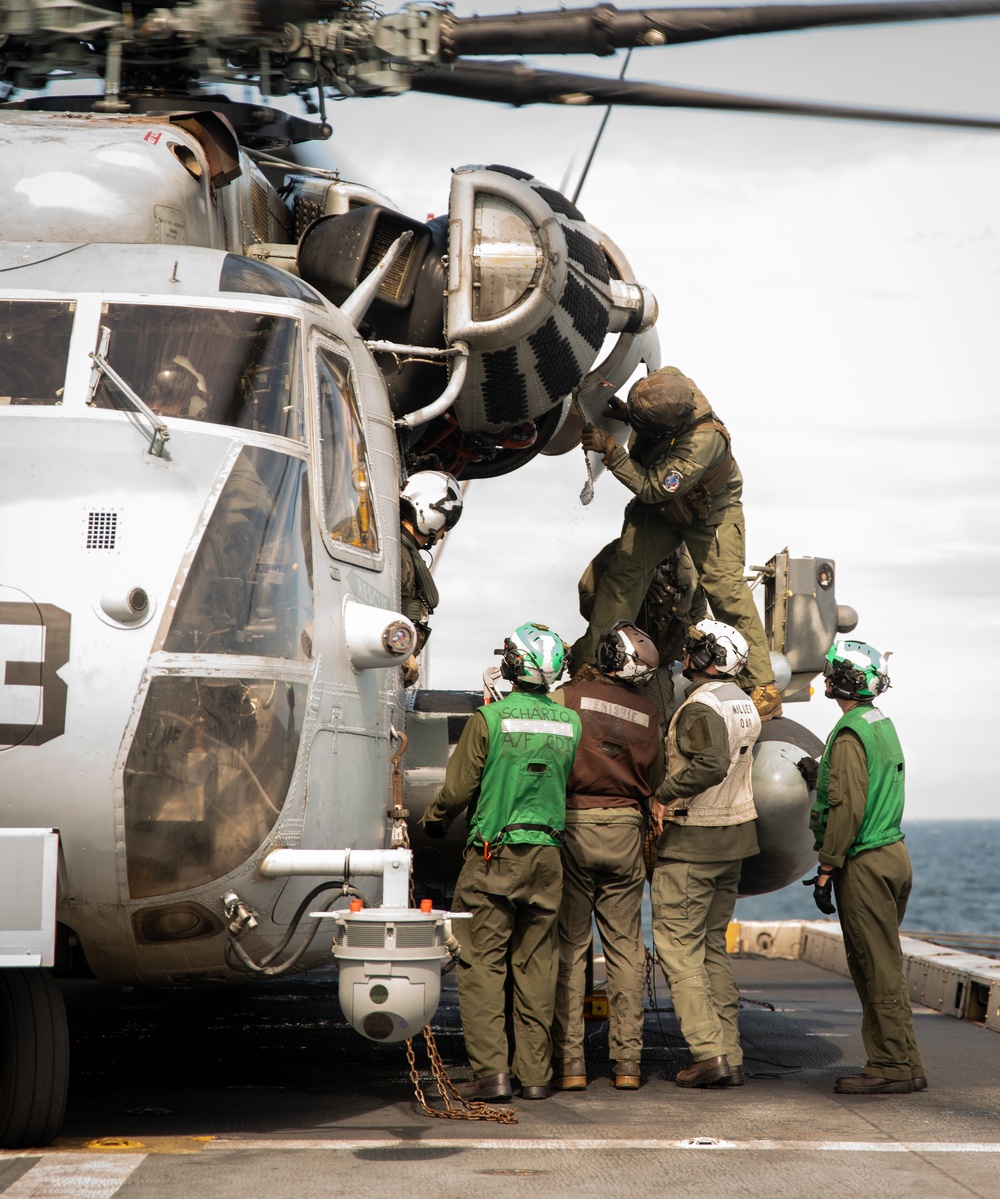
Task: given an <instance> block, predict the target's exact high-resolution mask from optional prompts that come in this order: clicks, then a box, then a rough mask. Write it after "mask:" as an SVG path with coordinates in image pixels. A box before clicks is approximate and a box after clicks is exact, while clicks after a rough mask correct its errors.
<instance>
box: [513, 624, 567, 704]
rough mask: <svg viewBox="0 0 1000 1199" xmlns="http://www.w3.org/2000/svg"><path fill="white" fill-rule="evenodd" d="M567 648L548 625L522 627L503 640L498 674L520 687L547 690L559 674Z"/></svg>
mask: <svg viewBox="0 0 1000 1199" xmlns="http://www.w3.org/2000/svg"><path fill="white" fill-rule="evenodd" d="M565 661H566V647H565V646H564V645H563V641H562V638H561V637H558V636H557V635H556V634H555V633H553V632H552V630H551V629H550V628H549V627H548V625H544V624H532V623H529V624H523V625H521V626H520V627H519V628H517V629H515V630H514V632H513V633H512V634H511V635H510V636H509V637H508V638H507V639H506V641H505V642H504V645H503V659H502V661H501V665H500V672H501V674H502V675H503V677H504V678H505V679H509V680H510V681H511V682H512V683H520V684H521V686H522V687H531V688H535V689H538V690H548V688H549V687H551V685H552V684H553V683H554V682H555V681H556V679H557V678H558V677H559V676H560V675H561V674H562V671H563V665H564V664H565Z"/></svg>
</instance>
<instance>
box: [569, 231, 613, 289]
mask: <svg viewBox="0 0 1000 1199" xmlns="http://www.w3.org/2000/svg"><path fill="white" fill-rule="evenodd" d="M563 233H565V235H566V248H567V249H568V250H569V256H570V258H572V259H573V261H574V262H578V263H579V264H580V265H581V266H582V267H583V269H584V270H585V271H586V272H587V274H588V275H589V276H590V277H591V279H599V280H600V281H601V282H602V283H610V282H611V272H610V271H609V270H608V260H607V258H606V257H605V256H604V251H603V250H602V249H601V247H600V246H599V245H598V244H597V243H596V242H594V241H591V240H590V238H589V237H587V235H586V234H584V233H581V232H580V230H579V229H571V228H570V227H569V226H568V225H563Z"/></svg>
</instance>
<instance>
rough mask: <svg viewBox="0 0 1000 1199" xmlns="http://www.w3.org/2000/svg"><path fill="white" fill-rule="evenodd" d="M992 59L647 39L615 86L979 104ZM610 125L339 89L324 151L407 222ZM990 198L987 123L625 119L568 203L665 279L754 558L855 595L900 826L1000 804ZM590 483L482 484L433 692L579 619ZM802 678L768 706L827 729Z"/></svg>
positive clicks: (998, 441)
mask: <svg viewBox="0 0 1000 1199" xmlns="http://www.w3.org/2000/svg"><path fill="white" fill-rule="evenodd" d="M520 7H521V8H522V9H524V10H532V9H536V8H546V7H551V5H547V4H541V3H534V2H529V3H523V4H521V5H520ZM622 7H625V5H622ZM504 10H506V6H502V5H495V6H493V5H480V6H479V7H478V9H475V10H474V9H472V8H471V7H469V6H467V5H465V4H463V3H459V4H458V5H457V6H456V11H457V12H458V14H459V15H463V16H464V15H470V14H471V13H472V12H473V11H479V12H490V11H504ZM535 61H536V63H537V65H543V66H550V67H552V68H554V69H560V70H563V69H564V70H569V71H583V72H590V73H598V72H600V73H604V74H610V75H617V73H618V70H619V69H620V59H619V58H611V59H604V60H599V59H583V58H573V57H569V58H558V59H551V58H550V59H548V60H547V61H545V60H535ZM997 61H1000V17H995V18H985V19H975V20H970V21H951V22H928V23H920V24H915V25H909V26H905V25H900V26H894V27H892V26H890V27H881V28H879V27H871V28H867V29H859V30H843V29H838V30H821V31H814V32H810V33H801V34H779V35H771V36H767V37H758V38H734V39H729V40H726V41H719V42H716V43H704V44H701V45H697V46H677V47H668V48H664V49H656V50H654V49H646V50H642V51H638V52H636V53H635V54H634V55H633V58H632V63H631V65H630V68H629V78H633V79H646V80H652V81H659V82H674V83H679V84H690V85H692V86H701V87H705V88H715V89H725V90H731V91H746V92H755V93H757V94H761V95H772V96H785V97H793V98H806V99H815V100H829V101H835V102H836V101H839V102H842V103H865V104H872V105H881V106H886V107H899V108H912V109H920V110H924V111H934V110H936V111H942V112H960V113H966V114H972V115H990V116H994V117H995V116H1000V75H998V73H997V71H996V65H995V64H996V63H997ZM602 114H603V109H593V110H586V109H579V108H572V109H563V108H549V107H542V106H535V107H531V108H524V109H513V108H510V107H507V106H493V105H486V104H482V103H476V102H473V101H460V100H446V99H443V98H439V97H432V96H419V95H412V96H405V97H400V98H387V99H380V100H373V101H367V102H366V103H365V104H363V105H362V104H361V103H360V102H358V101H355V102H348V103H343V104H338V105H335V106H334V107H333V108H332V111H331V113H330V119H331V121H332V123H333V126H334V138H333V141H332V143H331V152H332V154H333V156H334V158H335V160H336V161H337V162H338V164H340V166H341V167H342V169H343V173H344V175H345V176H348V177H353V178H357V179H360V180H363V181H364V182H367V183H369V184H371V185H372V186H375V187H377V188H378V189H379V190H381V191H383V192H384V193H386V194H387V195H388V196H390V197H391V198H392V199H393V200H394V201H395V202H396V203H397V204H398V205H399V206H400V207H401V208H402V209H403V210H404V211H406V212H408V213H409V214H411V215H413V216H416V217H420V218H423V217H425V216H427V215H428V214H431V213H442V212H444V211H445V210H446V208H447V194H448V185H449V172H450V169H451V168H452V167H455V166H459V165H462V164H466V163H476V162H482V163H490V162H500V163H505V164H508V165H515V166H519V167H522V168H524V169H527V170H530V171H532V172H534V173H535V174H536V175H538V176H539V177H540V178H542V179H543V180H545V181H546V182H547V183H549V184H551V185H552V186H555V187H560V186H562V185H564V184H565V186H566V188H567V190H569V191H571V190H572V187H573V186H574V184H575V180H576V172H578V171H579V169H580V167H581V165H582V163H583V161H584V159H585V157H586V154H587V151H588V149H589V146H590V142H591V140H592V138H593V136H594V133H595V131H596V128H597V125H598V123H599V121H600V117H601V115H602ZM998 200H1000V134H996V133H979V132H962V131H952V130H946V131H936V130H924V129H916V128H911V127H904V126H890V125H885V124H858V123H847V122H840V121H833V122H824V121H818V120H808V119H804V118H795V117H771V116H754V115H749V114H716V113H694V112H683V111H680V110H660V111H652V110H650V111H641V110H626V109H618V110H616V111H615V112H613V113H612V115H611V118H610V121H609V123H608V128H607V132H606V134H605V138H604V140H603V142H602V145H601V148H600V150H599V152H598V155H597V158H596V160H595V164H594V167H593V168H592V170H591V174H590V176H589V178H588V180H587V182H586V184H585V186H584V189H583V191H582V193H581V195H580V199H579V206H580V208H581V209H582V210H583V212H584V214H585V215H586V217H587V219H588V220H589V221H591V222H592V223H593V224H594V225H596V226H597V227H598V228H600V229H602V230H604V231H605V232H607V233H608V234H609V235H610V236H611V238H612V239H613V240H614V241H616V242H617V243H618V245H619V246H620V247H621V248H622V249H623V251H624V252H625V254H626V256H627V257H628V259H629V261H630V262H631V265H632V267H633V269H634V270H635V272H636V274H637V276H638V277H639V278H640V279H641V280H642V282H643V283H645V284H646V285H647V286H648V287H650V288H651V289H652V291H653V292H654V293H655V294H656V296H657V299H658V301H659V306H660V319H659V324H658V328H659V333H660V340H661V345H662V355H663V361H664V363H672V364H675V365H677V366H679V367H681V369H682V370H684V371H685V372H686V373H687V374H689V375H690V376H691V377H692V378H693V379H695V380H696V382H697V383H698V384H699V386H700V387H701V388H702V390H703V391H704V392H705V393H706V395H707V396H708V398H709V400H710V401H711V402H712V404H713V405H714V407H715V408H716V410H717V411H718V413H719V414H720V415H721V417H722V418H723V419H724V420H725V422H726V423H727V425H728V427H729V429H730V432H731V433H732V437H733V449H734V452H735V454H736V457H737V460H738V462H739V464H740V466H741V469H742V471H743V475H744V478H745V491H744V507H745V513H746V523H747V545H748V563H750V564H759V563H763V562H764V561H766V560H767V559H768V558H769V557H770V556H771V555H772V554H773V553H774V552H775V551H777V550H780V549H782V548H784V547H786V546H787V547H788V548H789V550H790V551H791V552H792V553H793V554H807V555H814V556H816V557H824V558H830V559H832V560H833V561H835V562H836V564H837V569H838V599H839V601H840V602H842V603H847V604H850V605H851V606H853V607H854V608H856V609H857V610H858V612H859V613H860V618H861V619H860V622H859V624H858V627H857V630H856V631H855V633H854V634H853V635H854V636H857V637H860V638H862V639H864V640H867V641H870V642H871V643H872V644H874V645H875V646H877V647H878V648H879V649H881V650H884V651H892V653H893V657H892V659H891V662H890V667H891V671H890V673H891V676H892V684H893V685H892V689H891V690H890V691H889V692H888V694H887V695H886V696H885V697H884V698H883V700H882V701H881V706H882V708H883V710H885V711H886V712H887V713H888V714H889V715H890V716H892V718H893V719H894V721H895V722H896V725H897V728H898V730H899V732H900V736H901V739H902V741H903V746H904V750H905V752H906V754H907V762H908V770H907V773H908V780H909V790H908V801H907V804H908V809H907V810H908V814H909V815H910V816H911V817H916V818H921V817H923V818H939V819H940V818H942V817H949V818H958V817H966V818H972V817H976V818H982V817H991V816H994V815H997V814H998V813H997V807H996V804H995V800H994V794H995V790H996V785H995V782H994V771H993V768H992V766H993V764H992V761H991V751H990V749H989V746H990V745H991V744H992V743H993V738H994V736H995V734H994V732H993V729H994V722H993V718H992V709H991V701H990V700H989V695H990V694H991V693H992V690H993V688H994V686H995V680H996V678H997V673H998V668H1000V648H998V633H1000V603H998V600H997V588H998V583H1000V539H998V536H997V523H998V520H1000V438H998V432H1000V410H998V403H997V401H998V399H1000V382H998V366H1000V361H998V360H1000V334H998V317H1000V211H998ZM583 482H584V463H583V454H582V451H574V452H572V453H570V454H569V455H566V456H564V457H559V458H552V457H544V456H543V457H539V458H537V459H535V461H534V462H533V463H532V464H530V465H529V466H528V467H526V468H524V469H522V470H521V471H519V472H516V473H514V474H511V475H508V476H506V477H505V478H502V479H497V480H484V481H480V482H474V483H473V484H471V486H470V488H469V491H468V494H467V498H466V507H465V514H464V515H463V518H462V521H461V523H460V524H459V526H458V527H457V529H456V530H455V532H454V534H453V535H452V536H451V538H450V539H449V541H448V542H447V545H446V548H443V549H442V551H441V560H440V563H439V564H438V565H437V566H436V569H435V577H436V578H437V581H438V584H439V587H440V589H441V594H442V599H441V604H440V606H439V608H438V610H437V612H436V614H435V617H434V621H433V625H434V636H433V638H432V640H431V643H430V646H429V647H428V650H427V651H426V655H425V667H424V680H423V682H424V684H425V685H429V686H433V687H438V688H461V689H470V690H471V689H476V688H477V687H478V686H479V685H480V676H481V672H482V670H483V669H484V668H485V667H487V666H489V665H491V664H493V663H494V662H495V658H494V657H493V650H494V649H495V648H496V647H497V646H499V645H500V644H501V643H502V641H503V638H504V636H505V635H506V634H507V633H509V632H510V631H511V630H512V629H513V628H515V627H516V626H517V625H519V624H521V623H522V622H523V621H525V620H537V621H542V622H544V623H546V624H549V625H550V626H551V627H553V628H554V629H556V630H557V631H558V632H559V633H560V634H561V635H562V637H563V638H565V639H566V640H567V641H572V640H574V639H575V638H576V637H577V636H578V634H579V633H580V632H581V631H582V629H583V621H582V620H581V618H580V617H579V615H578V613H577V610H576V580H577V578H578V576H579V574H580V572H581V570H582V569H583V567H584V566H585V564H586V563H587V561H588V560H589V558H590V557H591V555H592V554H593V553H594V552H595V551H596V550H597V549H598V548H599V547H600V546H601V545H603V544H604V543H605V541H607V540H609V539H610V538H611V537H613V536H615V535H616V534H617V532H618V530H619V528H620V523H621V515H622V510H623V508H624V505H625V503H626V501H627V498H628V493H627V492H626V490H625V489H624V488H623V487H622V486H621V485H620V484H619V483H618V482H617V480H615V479H614V478H613V477H611V476H610V475H605V476H604V477H602V478H601V479H599V480H598V483H597V489H596V490H597V495H596V498H595V501H594V503H593V504H591V505H590V506H589V507H587V508H584V507H583V506H582V505H581V504H580V502H579V499H578V496H579V491H580V488H581V486H582V485H583ZM818 690H819V692H820V693H819V694H818V695H817V696H816V697H815V698H814V699H813V700H812V701H811V702H809V703H807V704H795V705H788V706H787V707H786V715H788V716H791V717H793V718H794V719H796V720H799V721H800V722H801V723H803V724H805V725H806V726H807V727H808V728H810V729H812V730H813V731H814V732H816V733H817V734H819V735H820V736H825V734H826V733H827V732H828V731H829V729H830V728H831V727H832V725H833V724H834V722H835V720H836V718H837V716H838V715H839V712H838V711H837V709H836V707H835V705H834V704H833V702H832V701H829V700H825V699H824V698H823V697H822V693H821V688H818Z"/></svg>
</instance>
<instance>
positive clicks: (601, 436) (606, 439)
mask: <svg viewBox="0 0 1000 1199" xmlns="http://www.w3.org/2000/svg"><path fill="white" fill-rule="evenodd" d="M580 440H581V442H582V444H583V448H584V449H585V450H590V451H591V452H592V453H594V454H601V455H602V456H603V455H604V454H607V453H608V451H609V450H613V449H614V447H615V446H616V445H617V444H618V443H617V442H616V441H615V439H614V438H613V437H612V436H611V434H610V433H605V432H604V430H603V429H598V428H597V427H596V426H595V425H586V426H585V427H584V430H583V435H582V437H581V438H580Z"/></svg>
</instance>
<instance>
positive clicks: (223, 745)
mask: <svg viewBox="0 0 1000 1199" xmlns="http://www.w3.org/2000/svg"><path fill="white" fill-rule="evenodd" d="M306 694H307V687H306V685H305V684H304V683H291V682H284V681H279V680H277V679H240V678H210V679H209V678H201V679H198V678H187V677H171V676H167V677H163V678H156V679H153V681H152V682H151V683H150V686H149V693H148V695H147V697H146V702H145V704H144V705H143V710H142V716H141V718H140V720H139V725H138V727H137V729H136V733H135V738H134V740H133V742H132V748H131V749H130V750H129V755H128V761H127V763H126V765H125V778H124V783H125V852H126V860H127V863H128V887H129V894H130V895H131V896H132V897H133V898H134V899H138V898H142V897H146V896H150V895H166V894H169V893H170V892H173V891H181V890H184V889H186V888H188V887H197V886H200V885H202V884H204V883H208V882H211V881H212V880H213V879H216V878H221V877H222V876H223V875H225V874H227V873H228V872H229V871H230V870H233V869H235V868H236V867H237V866H238V865H239V864H240V863H241V862H244V861H245V860H246V859H247V858H248V857H249V856H250V855H251V854H252V853H253V852H254V850H256V849H257V848H258V846H260V845H261V844H262V842H263V841H264V839H265V838H266V837H267V835H268V833H269V832H270V831H271V829H272V828H273V827H274V823H275V821H276V820H277V819H278V816H279V815H280V813H281V806H282V804H283V803H284V801H285V795H286V793H287V791H288V784H289V782H290V781H291V777H292V770H293V768H294V766H295V756H296V753H297V751H298V745H299V737H300V735H301V725H302V713H303V712H304V711H305V707H306Z"/></svg>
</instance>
